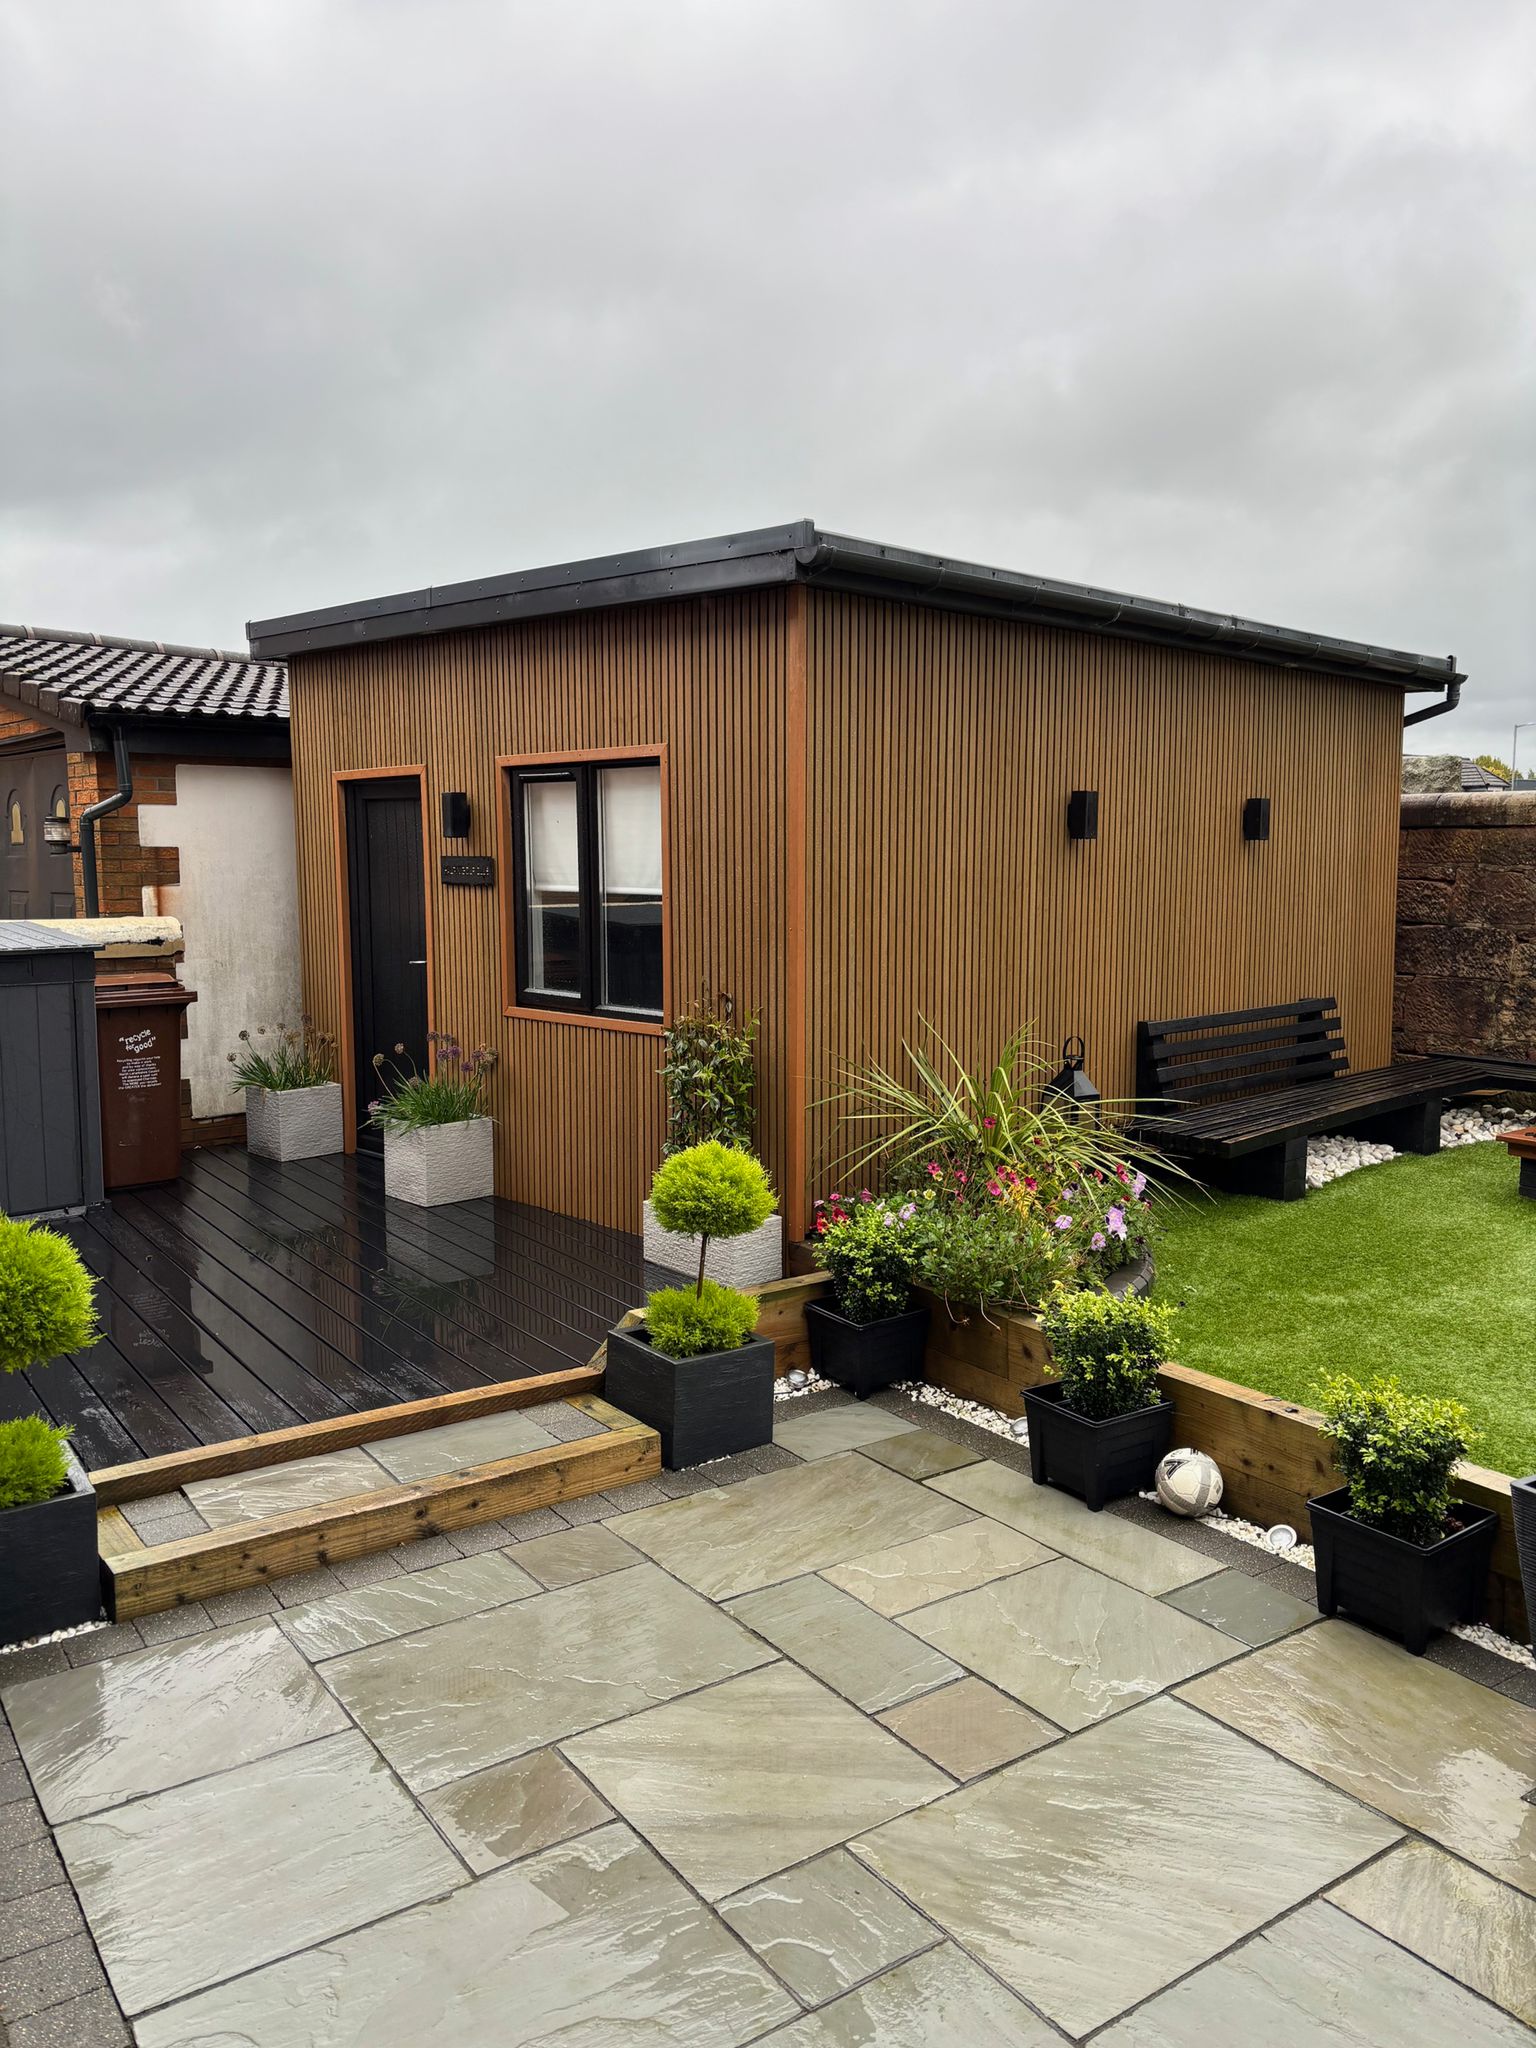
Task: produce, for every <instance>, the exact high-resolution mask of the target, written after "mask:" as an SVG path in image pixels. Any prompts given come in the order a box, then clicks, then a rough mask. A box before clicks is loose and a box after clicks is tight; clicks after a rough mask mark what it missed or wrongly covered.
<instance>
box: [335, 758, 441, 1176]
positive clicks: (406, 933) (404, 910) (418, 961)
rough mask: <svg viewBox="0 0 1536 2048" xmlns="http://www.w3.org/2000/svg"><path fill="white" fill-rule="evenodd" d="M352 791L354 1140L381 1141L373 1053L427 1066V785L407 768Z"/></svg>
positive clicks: (401, 1065) (398, 1064)
mask: <svg viewBox="0 0 1536 2048" xmlns="http://www.w3.org/2000/svg"><path fill="white" fill-rule="evenodd" d="M346 791H347V880H348V893H349V897H350V903H349V912H350V920H349V921H350V929H351V948H352V1052H353V1072H354V1078H355V1088H356V1110H357V1140H358V1143H359V1144H360V1145H368V1146H376V1145H377V1144H378V1143H379V1142H380V1141H379V1137H378V1134H377V1133H376V1132H371V1131H370V1130H369V1129H368V1105H369V1103H370V1102H372V1101H373V1100H374V1099H375V1097H376V1096H377V1095H378V1093H379V1088H380V1079H379V1074H378V1072H377V1070H376V1069H375V1067H374V1064H373V1060H374V1055H375V1054H376V1053H382V1054H383V1055H384V1059H385V1061H386V1063H387V1065H388V1067H390V1068H398V1069H400V1070H401V1071H404V1072H407V1073H408V1072H409V1071H410V1070H411V1068H412V1067H414V1068H415V1069H416V1070H417V1071H418V1072H420V1073H425V1072H426V1068H427V907H426V890H425V875H424V872H423V867H422V850H421V785H420V784H419V783H418V782H417V781H416V780H415V778H414V777H410V778H406V777H401V778H400V779H398V780H396V779H394V778H391V779H389V780H384V779H380V780H377V781H363V782H349V783H348V784H347V785H346ZM397 1047H403V1048H404V1050H403V1051H397V1050H396V1048H397Z"/></svg>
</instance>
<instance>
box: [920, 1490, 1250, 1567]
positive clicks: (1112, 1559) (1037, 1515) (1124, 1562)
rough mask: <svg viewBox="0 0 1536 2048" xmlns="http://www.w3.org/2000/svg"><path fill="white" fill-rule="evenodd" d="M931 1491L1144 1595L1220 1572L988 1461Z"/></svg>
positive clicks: (1193, 1554)
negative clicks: (962, 1502)
mask: <svg viewBox="0 0 1536 2048" xmlns="http://www.w3.org/2000/svg"><path fill="white" fill-rule="evenodd" d="M928 1484H929V1486H930V1487H931V1489H932V1490H933V1491H934V1492H935V1493H942V1494H945V1495H947V1496H948V1497H949V1498H950V1499H951V1500H958V1501H964V1503H965V1504H966V1506H967V1507H969V1508H973V1509H974V1510H975V1511H976V1513H977V1514H981V1515H990V1516H991V1517H992V1519H993V1520H994V1521H995V1522H1006V1523H1007V1524H1008V1526H1009V1527H1010V1528H1011V1529H1022V1530H1023V1532H1024V1534H1025V1535H1026V1536H1033V1537H1034V1538H1035V1540H1036V1541H1037V1542H1039V1543H1043V1544H1045V1545H1046V1547H1047V1548H1048V1549H1050V1550H1059V1551H1060V1552H1061V1553H1062V1555H1063V1556H1064V1557H1075V1558H1076V1559H1077V1560H1078V1561H1079V1563H1081V1564H1091V1565H1092V1566H1093V1568H1094V1570H1095V1571H1101V1572H1107V1573H1108V1574H1109V1576H1110V1577H1111V1578H1112V1579H1123V1580H1124V1581H1125V1583H1126V1585H1128V1586H1134V1587H1135V1588H1136V1590H1137V1591H1138V1592H1139V1593H1171V1592H1172V1591H1173V1589H1174V1587H1175V1586H1188V1585H1192V1584H1193V1583H1194V1581H1195V1580H1196V1579H1206V1578H1209V1577H1210V1576H1211V1574H1212V1573H1213V1572H1218V1571H1220V1570H1221V1566H1220V1565H1219V1564H1218V1563H1217V1562H1216V1560H1215V1559H1214V1558H1210V1557H1202V1556H1201V1555H1200V1554H1199V1552H1198V1551H1194V1550H1187V1549H1186V1548H1185V1547H1184V1545H1183V1544H1181V1543H1174V1542H1173V1541H1171V1540H1170V1539H1169V1538H1168V1537H1166V1536H1159V1535H1157V1534H1156V1533H1155V1532H1154V1531H1153V1530H1151V1529H1142V1528H1139V1527H1138V1526H1137V1524H1136V1523H1135V1522H1127V1521H1122V1520H1121V1518H1120V1517H1119V1516H1118V1515H1106V1514H1102V1513H1100V1514H1097V1515H1095V1514H1090V1513H1089V1511H1088V1509H1087V1508H1085V1507H1084V1506H1083V1504H1082V1502H1081V1501H1080V1500H1074V1499H1073V1497H1072V1495H1071V1494H1070V1493H1062V1492H1060V1491H1059V1490H1058V1489H1057V1488H1056V1487H1054V1486H1036V1484H1035V1483H1034V1481H1033V1480H1032V1479H1031V1478H1030V1477H1029V1474H1028V1473H1027V1472H1013V1471H1010V1470H1009V1468H1008V1467H1007V1466H1006V1465H998V1464H995V1463H994V1462H993V1461H992V1460H991V1459H990V1458H989V1459H987V1461H986V1462H985V1463H984V1464H981V1465H971V1466H969V1467H968V1468H967V1469H966V1470H965V1471H964V1472H947V1473H943V1474H941V1475H940V1476H939V1477H938V1478H937V1479H933V1480H930V1481H929V1482H928Z"/></svg>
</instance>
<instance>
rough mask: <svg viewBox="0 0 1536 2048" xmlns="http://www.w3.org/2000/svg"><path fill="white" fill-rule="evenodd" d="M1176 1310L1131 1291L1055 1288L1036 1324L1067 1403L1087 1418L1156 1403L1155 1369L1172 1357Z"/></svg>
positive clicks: (1130, 1411)
mask: <svg viewBox="0 0 1536 2048" xmlns="http://www.w3.org/2000/svg"><path fill="white" fill-rule="evenodd" d="M1175 1313H1176V1311H1175V1310H1174V1309H1172V1308H1171V1307H1166V1306H1160V1305H1158V1304H1155V1303H1153V1302H1149V1301H1143V1300H1142V1299H1141V1298H1140V1297H1139V1296H1138V1295H1134V1294H1125V1295H1114V1294H1101V1293H1099V1292H1098V1291H1097V1290H1096V1289H1088V1288H1084V1289H1081V1290H1079V1291H1077V1292H1069V1291H1068V1290H1067V1289H1065V1288H1058V1290H1057V1292H1056V1293H1055V1294H1054V1295H1053V1296H1052V1297H1051V1299H1050V1301H1049V1302H1048V1303H1047V1304H1046V1305H1045V1307H1044V1308H1042V1309H1041V1311H1040V1327H1041V1329H1042V1330H1043V1331H1044V1332H1045V1336H1046V1339H1047V1341H1048V1343H1049V1344H1050V1347H1051V1363H1052V1366H1053V1368H1054V1370H1055V1372H1056V1376H1057V1378H1058V1379H1059V1380H1060V1381H1061V1385H1062V1389H1063V1392H1062V1399H1063V1401H1064V1402H1065V1404H1066V1405H1067V1407H1069V1408H1071V1409H1072V1410H1073V1411H1074V1413H1076V1414H1078V1415H1082V1416H1086V1417H1087V1419H1088V1420H1089V1421H1090V1422H1109V1421H1111V1420H1112V1419H1113V1418H1114V1417H1115V1416H1117V1415H1131V1414H1134V1413H1135V1411H1136V1410H1137V1409H1138V1408H1151V1407H1154V1406H1155V1405H1156V1403H1157V1401H1158V1399H1159V1398H1160V1397H1159V1394H1158V1385H1157V1369H1158V1367H1159V1366H1160V1365H1161V1364H1162V1363H1163V1362H1164V1361H1165V1360H1166V1359H1169V1358H1171V1357H1172V1356H1173V1319H1174V1315H1175Z"/></svg>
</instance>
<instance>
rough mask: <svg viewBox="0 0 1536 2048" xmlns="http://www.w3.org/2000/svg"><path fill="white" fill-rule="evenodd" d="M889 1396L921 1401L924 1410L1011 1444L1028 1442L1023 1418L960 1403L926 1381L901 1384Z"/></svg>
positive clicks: (972, 1403)
mask: <svg viewBox="0 0 1536 2048" xmlns="http://www.w3.org/2000/svg"><path fill="white" fill-rule="evenodd" d="M891 1392H892V1393H893V1394H902V1395H905V1397H906V1398H907V1399H908V1400H909V1401H920V1402H921V1403H922V1405H923V1406H924V1407H925V1408H938V1409H941V1410H942V1411H943V1412H944V1414H946V1415H953V1416H956V1417H957V1418H958V1419H959V1420H960V1421H961V1422H974V1423H975V1425H976V1427H977V1428H978V1429H990V1430H991V1432H992V1434H993V1435H994V1436H1005V1437H1007V1438H1008V1440H1009V1441H1010V1442H1011V1443H1016V1444H1027V1443H1028V1442H1029V1426H1028V1424H1027V1423H1026V1422H1025V1420H1024V1418H1023V1416H1022V1415H1004V1414H1003V1412H1002V1410H1001V1409H1000V1408H988V1407H987V1406H986V1405H985V1404H984V1403H983V1402H981V1401H966V1400H963V1399H962V1398H961V1396H960V1395H959V1394H951V1393H950V1392H948V1391H947V1389H946V1388H944V1387H935V1386H930V1385H929V1383H928V1381H927V1380H901V1381H899V1382H898V1383H897V1384H896V1385H895V1386H894V1387H892V1388H891Z"/></svg>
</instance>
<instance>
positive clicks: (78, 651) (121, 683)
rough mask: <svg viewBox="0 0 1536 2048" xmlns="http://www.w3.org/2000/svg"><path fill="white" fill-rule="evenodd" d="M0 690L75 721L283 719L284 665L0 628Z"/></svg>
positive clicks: (145, 643) (209, 651)
mask: <svg viewBox="0 0 1536 2048" xmlns="http://www.w3.org/2000/svg"><path fill="white" fill-rule="evenodd" d="M0 693H3V694H4V695H5V696H7V697H9V698H12V699H13V700H14V701H16V702H18V703H21V704H28V705H31V706H33V707H34V708H35V709H37V710H39V711H45V712H47V713H49V715H50V716H52V717H54V718H62V719H64V720H66V721H67V722H68V723H69V724H71V725H83V724H84V723H85V721H86V720H87V719H88V718H93V717H105V716H108V715H116V716H118V717H128V718H157V719H158V718H187V719H204V718H248V719H260V720H262V721H264V722H273V723H276V722H281V721H285V720H286V719H287V716H288V669H287V664H286V663H284V662H281V661H252V660H251V658H250V656H249V655H246V654H230V653H226V652H225V651H224V650H223V649H222V648H218V647H175V646H172V645H170V644H169V643H168V642H162V641H158V640H119V639H115V638H114V637H113V636H112V635H111V634H108V633H62V632H51V631H49V630H48V629H47V628H45V627H39V626H3V625H0Z"/></svg>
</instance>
